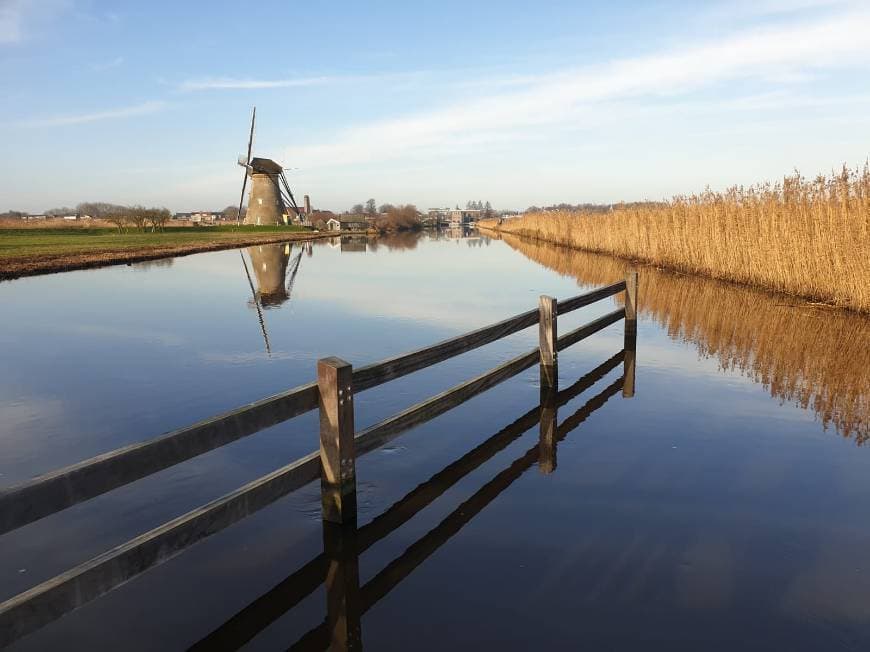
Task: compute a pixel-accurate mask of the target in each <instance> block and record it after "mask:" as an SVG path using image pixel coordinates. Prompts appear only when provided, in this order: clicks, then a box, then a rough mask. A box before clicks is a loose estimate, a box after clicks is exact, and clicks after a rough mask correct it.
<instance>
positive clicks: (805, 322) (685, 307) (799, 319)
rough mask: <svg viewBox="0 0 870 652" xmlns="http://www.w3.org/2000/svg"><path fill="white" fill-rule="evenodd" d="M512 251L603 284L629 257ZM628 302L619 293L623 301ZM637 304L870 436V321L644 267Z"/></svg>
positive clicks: (683, 336) (763, 380) (538, 248)
mask: <svg viewBox="0 0 870 652" xmlns="http://www.w3.org/2000/svg"><path fill="white" fill-rule="evenodd" d="M502 239H503V240H504V242H505V243H507V244H508V245H509V246H510V247H512V248H513V249H515V250H517V251H518V252H520V253H522V254H523V255H525V256H526V257H527V258H529V259H530V260H533V261H535V262H537V263H540V264H541V265H544V266H545V267H547V268H549V269H551V270H554V271H556V272H558V273H560V274H562V275H567V276H571V277H574V278H576V279H577V282H578V284H579V285H581V286H599V285H603V284H606V283H612V282H614V281H617V280H619V279H621V278H623V276H624V274H625V270H626V268H627V267H628V266H629V263H627V262H626V261H623V260H619V259H616V258H611V257H609V256H602V255H598V254H591V253H586V252H583V251H577V250H574V249H568V248H566V247H560V246H556V245H552V244H548V243H543V242H536V241H529V240H525V239H521V238H518V237H516V236H511V235H503V236H502ZM620 299H621V297H620ZM639 310H640V313H641V315H642V316H645V317H648V318H651V319H653V320H655V321H656V322H657V323H658V324H660V325H661V326H662V328H663V329H665V330H666V331H667V333H668V335H669V336H670V337H671V338H674V339H678V340H683V341H686V342H690V343H692V344H694V345H695V347H696V348H697V350H698V352H699V353H700V354H701V355H702V356H703V357H705V358H715V359H717V360H718V362H719V365H720V368H721V369H722V370H725V371H738V372H740V373H741V374H743V375H744V376H746V377H747V378H750V379H751V380H753V381H754V382H757V383H760V384H762V385H763V386H764V387H765V388H766V389H767V390H768V391H769V392H770V394H771V395H772V396H773V397H774V398H777V399H779V400H781V401H783V402H787V403H791V404H794V405H797V406H800V407H802V408H803V409H805V410H812V411H813V412H814V413H815V415H816V416H817V418H818V419H819V420H820V421H821V423H822V425H823V426H824V427H825V428H826V429H827V428H829V427H833V428H834V429H835V430H836V431H837V432H838V433H840V434H841V435H842V436H843V437H853V438H854V439H855V441H856V442H857V443H858V444H859V445H860V444H864V443H865V442H867V441H868V440H870V346H868V344H867V343H868V342H870V319H868V318H866V317H863V316H861V315H858V314H854V313H849V312H844V311H836V310H831V309H826V308H820V307H818V306H813V305H812V304H807V303H804V302H801V301H800V300H796V299H792V298H790V297H784V296H782V295H772V294H768V293H766V292H763V291H759V290H754V289H750V288H743V287H736V286H734V285H731V284H728V283H723V282H719V281H715V280H710V279H704V278H699V277H695V276H685V275H680V274H674V273H670V272H666V271H662V270H658V269H655V268H652V267H644V269H643V273H641V274H640V289H639Z"/></svg>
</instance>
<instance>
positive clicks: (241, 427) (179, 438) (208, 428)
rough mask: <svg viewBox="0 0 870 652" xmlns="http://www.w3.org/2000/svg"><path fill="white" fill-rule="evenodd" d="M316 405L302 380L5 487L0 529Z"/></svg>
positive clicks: (517, 326)
mask: <svg viewBox="0 0 870 652" xmlns="http://www.w3.org/2000/svg"><path fill="white" fill-rule="evenodd" d="M621 284H622V285H621ZM621 284H620V283H616V284H614V285H611V286H608V287H605V288H602V289H600V290H596V291H594V292H590V293H587V294H583V295H579V296H577V297H573V298H571V299H566V300H565V301H563V302H561V303H559V304H558V306H559V307H558V310H559V311H560V312H568V311H570V310H574V309H576V308H578V307H580V306H583V305H588V304H589V303H592V302H594V301H598V300H599V299H601V298H603V297H606V296H609V295H610V294H614V293H615V292H617V291H619V288H617V286H619V287H620V288H621V287H622V286H623V285H624V282H621ZM614 288H617V289H614ZM538 318H539V312H538V311H537V310H529V311H528V312H524V313H522V314H519V315H516V316H514V317H511V318H509V319H505V320H503V321H500V322H498V323H496V324H492V325H490V326H485V327H483V328H480V329H477V330H475V331H472V332H470V333H466V334H464V335H460V336H458V337H454V338H451V339H449V340H444V341H443V342H440V343H438V344H435V345H433V346H430V347H426V348H424V349H419V350H417V351H413V352H411V353H406V354H403V355H400V356H396V357H394V358H390V359H388V360H383V361H381V362H377V363H374V364H371V365H368V366H365V367H360V368H359V369H357V370H356V371H355V372H354V385H355V388H356V391H363V390H365V389H369V388H371V387H375V386H377V385H380V384H382V383H384V382H387V381H389V380H394V379H396V378H400V377H402V376H404V375H406V374H409V373H411V372H413V371H417V370H418V369H423V368H425V367H428V366H430V365H433V364H436V363H438V362H442V361H444V360H447V359H449V358H451V357H454V356H456V355H459V354H461V353H465V352H466V351H471V350H473V349H475V348H478V347H480V346H483V345H485V344H488V343H490V342H494V341H496V340H498V339H501V338H503V337H506V336H508V335H512V334H513V333H516V332H519V331H521V330H523V329H525V328H528V327H530V326H533V325H534V324H536V323H538ZM561 348H564V347H561ZM561 348H560V350H561ZM317 405H318V393H317V384H316V383H308V384H306V385H301V386H299V387H295V388H293V389H291V390H288V391H287V392H283V393H281V394H277V395H275V396H272V397H269V398H265V399H262V400H260V401H256V402H254V403H251V404H249V405H246V406H242V407H240V408H237V409H235V410H232V411H231V412H227V413H225V414H222V415H219V416H216V417H213V418H211V419H206V420H204V421H200V422H199V423H196V424H193V425H191V426H187V427H185V428H180V429H178V430H174V431H172V432H169V433H167V434H165V435H161V436H160V437H156V438H154V439H150V440H148V441H144V442H139V443H136V444H131V445H129V446H125V447H123V448H119V449H116V450H113V451H110V452H107V453H103V454H101V455H97V456H95V457H92V458H90V459H87V460H84V461H82V462H78V463H76V464H73V465H70V466H67V467H64V468H62V469H58V470H56V471H52V472H50V473H47V474H44V475H41V476H39V477H36V478H33V479H31V480H28V481H27V482H24V483H21V484H19V485H15V486H13V487H9V488H8V489H4V490H2V491H0V534H3V533H5V532H9V531H10V530H14V529H16V528H19V527H21V526H23V525H26V524H28V523H32V522H34V521H37V520H39V519H41V518H44V517H46V516H49V515H51V514H54V513H56V512H59V511H61V510H64V509H66V508H68V507H71V506H73V505H76V504H78V503H80V502H83V501H86V500H90V499H91V498H94V497H96V496H99V495H101V494H103V493H106V492H107V491H111V490H112V489H116V488H118V487H121V486H123V485H125V484H129V483H131V482H135V481H136V480H139V479H141V478H144V477H146V476H148V475H151V474H152V473H156V472H158V471H161V470H163V469H166V468H169V467H171V466H174V465H176V464H179V463H181V462H184V461H186V460H189V459H191V458H193V457H196V456H198V455H202V454H203V453H207V452H209V451H211V450H214V449H215V448H219V447H221V446H224V445H225V444H228V443H231V442H233V441H236V440H238V439H241V438H243V437H247V436H249V435H252V434H254V433H256V432H259V431H260V430H263V429H265V428H268V427H271V426H273V425H275V424H278V423H281V422H282V421H286V420H288V419H291V418H293V417H295V416H299V415H300V414H304V413H305V412H308V411H310V410H313V409H314V408H316V407H317Z"/></svg>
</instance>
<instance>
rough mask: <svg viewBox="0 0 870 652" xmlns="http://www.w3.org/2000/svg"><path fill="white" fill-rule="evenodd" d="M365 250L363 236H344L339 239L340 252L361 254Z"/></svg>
mask: <svg viewBox="0 0 870 652" xmlns="http://www.w3.org/2000/svg"><path fill="white" fill-rule="evenodd" d="M365 250H366V238H365V236H352V235H346V236H342V238H341V252H342V253H345V252H353V251H357V252H360V251H361V252H363V253H365Z"/></svg>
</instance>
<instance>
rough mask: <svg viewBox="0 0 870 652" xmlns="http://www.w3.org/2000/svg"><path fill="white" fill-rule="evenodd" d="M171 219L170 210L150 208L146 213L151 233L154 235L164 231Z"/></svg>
mask: <svg viewBox="0 0 870 652" xmlns="http://www.w3.org/2000/svg"><path fill="white" fill-rule="evenodd" d="M169 217H170V213H169V209H168V208H149V209H148V210H147V211H146V217H145V219H146V220H148V223H149V224H150V225H151V233H154V232H155V231H157V230H158V229H159V230H160V231H163V228H164V227H165V226H166V222H168V221H169Z"/></svg>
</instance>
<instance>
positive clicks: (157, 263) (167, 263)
mask: <svg viewBox="0 0 870 652" xmlns="http://www.w3.org/2000/svg"><path fill="white" fill-rule="evenodd" d="M174 262H175V259H174V258H157V259H155V260H143V261H142V262H139V263H133V264H132V265H131V266H132V267H133V269H141V270H146V269H152V268H154V267H172V263H174Z"/></svg>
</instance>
